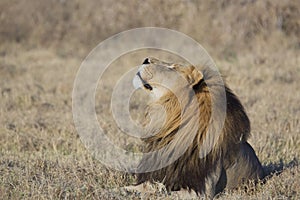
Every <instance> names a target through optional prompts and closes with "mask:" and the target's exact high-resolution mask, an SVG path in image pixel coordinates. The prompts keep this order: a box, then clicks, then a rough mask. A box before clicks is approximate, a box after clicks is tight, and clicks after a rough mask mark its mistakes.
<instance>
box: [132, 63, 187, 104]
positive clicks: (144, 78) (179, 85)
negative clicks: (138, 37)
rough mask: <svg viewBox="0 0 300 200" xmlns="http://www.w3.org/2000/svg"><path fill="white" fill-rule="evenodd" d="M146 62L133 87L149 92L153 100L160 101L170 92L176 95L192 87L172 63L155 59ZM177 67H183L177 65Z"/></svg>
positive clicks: (140, 69)
mask: <svg viewBox="0 0 300 200" xmlns="http://www.w3.org/2000/svg"><path fill="white" fill-rule="evenodd" d="M146 61H147V62H145V61H144V63H143V64H142V65H141V66H140V67H139V69H138V72H137V74H136V75H135V77H134V79H133V86H134V87H135V89H138V88H141V89H143V90H145V91H146V92H148V93H149V94H150V96H151V97H152V99H153V100H158V99H160V98H161V97H163V96H165V95H167V94H169V93H170V92H172V93H174V94H176V93H178V92H179V91H182V90H183V89H184V88H186V87H189V86H190V84H189V83H188V80H187V79H186V77H185V76H184V75H185V74H184V73H183V72H181V71H180V70H175V69H174V65H173V64H172V63H166V62H163V61H159V60H158V59H155V58H147V59H146ZM176 67H183V66H179V65H178V64H177V66H176Z"/></svg>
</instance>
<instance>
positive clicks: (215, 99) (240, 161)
mask: <svg viewBox="0 0 300 200" xmlns="http://www.w3.org/2000/svg"><path fill="white" fill-rule="evenodd" d="M133 84H134V86H135V87H136V88H142V89H143V90H145V91H146V92H147V93H149V94H150V96H152V100H151V101H150V104H149V109H148V110H147V112H146V116H147V115H150V116H151V117H152V119H151V120H152V122H153V121H154V123H152V124H151V125H150V128H148V129H147V130H148V131H149V135H148V136H149V137H146V138H144V139H143V140H144V142H145V143H146V148H145V152H146V153H149V152H158V153H152V154H151V153H150V154H145V156H144V157H143V159H142V161H141V163H140V165H139V169H140V170H139V172H144V173H139V174H138V183H142V182H145V181H159V182H163V183H164V184H165V185H166V187H167V189H169V190H178V189H180V188H188V189H192V190H195V191H196V192H197V193H205V194H208V196H213V195H214V194H215V193H216V192H218V191H221V190H222V189H224V187H229V188H233V187H236V186H237V185H238V184H240V182H241V181H240V180H248V179H257V178H259V177H261V176H262V168H261V165H260V163H259V161H258V159H257V157H256V155H255V153H254V151H253V149H252V148H251V146H250V145H249V144H248V143H247V139H248V137H249V135H250V122H249V119H248V117H247V115H246V113H245V110H244V108H243V106H242V104H241V103H240V101H239V99H238V98H237V97H236V96H235V95H234V94H233V93H232V91H231V90H230V89H229V88H228V87H227V86H226V85H224V83H223V80H222V78H221V77H220V75H219V74H218V72H217V71H215V70H213V69H210V68H205V67H204V68H202V69H201V70H198V69H197V68H196V67H194V66H192V65H181V64H175V63H167V62H164V61H160V60H158V59H155V58H146V59H145V61H144V62H143V64H142V65H141V67H140V68H139V70H138V72H137V74H136V76H135V77H134V80H133ZM157 104H159V105H161V106H162V107H163V110H165V114H166V115H165V116H164V117H165V121H164V123H163V125H162V127H159V128H158V127H155V126H156V125H157V123H155V122H157V121H161V120H163V118H162V115H161V112H160V111H161V108H157V107H156V106H155V105H157ZM161 163H167V164H165V165H162V164H161ZM234 164H237V165H235V168H234V169H232V166H234ZM245 164H246V165H247V166H239V165H245ZM239 170H242V171H241V172H240V175H239V176H237V177H234V178H232V177H226V175H230V174H231V173H233V174H235V172H237V173H239ZM224 177H225V179H226V180H225V181H224ZM237 179H238V180H237ZM235 181H236V183H235Z"/></svg>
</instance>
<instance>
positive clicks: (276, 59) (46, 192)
mask: <svg viewBox="0 0 300 200" xmlns="http://www.w3.org/2000/svg"><path fill="white" fill-rule="evenodd" d="M145 26H147V27H148V26H151V27H163V28H169V29H174V30H177V31H180V32H182V33H185V34H187V35H188V36H190V37H192V38H193V39H195V40H196V41H197V42H199V43H200V44H201V45H202V46H203V47H204V48H205V49H206V50H207V51H208V53H209V54H210V55H211V56H212V58H213V59H214V61H215V62H216V64H217V66H218V68H219V70H220V71H221V72H222V73H223V74H224V75H225V77H226V80H227V82H228V83H229V85H230V86H231V88H232V89H233V91H234V92H235V93H236V94H237V95H238V96H239V97H240V99H241V101H242V103H243V104H244V106H245V108H246V110H247V112H248V114H249V117H250V120H251V122H252V137H251V139H250V143H251V145H252V146H253V147H254V149H255V150H256V152H257V154H258V157H259V158H260V160H261V162H262V164H263V166H264V169H265V170H266V171H267V172H268V173H269V174H270V173H272V172H274V171H282V173H280V174H277V175H274V176H272V177H271V178H270V180H269V181H267V183H266V184H265V185H262V186H260V187H259V188H256V189H254V190H253V191H254V192H253V193H251V194H249V193H245V191H244V190H238V191H235V192H233V193H232V192H225V194H223V196H221V197H220V198H221V199H236V198H240V199H241V198H242V199H245V198H246V199H247V198H252V199H253V198H254V199H257V198H261V199H265V198H266V197H270V198H275V199H299V198H300V194H299V188H300V181H299V180H300V169H299V167H298V162H299V155H300V104H299V100H300V93H299V91H300V85H299V83H298V82H299V80H300V56H299V55H300V1H299V0H285V1H282V0H211V1H204V0H199V1H197V0H173V1H171V0H166V1H163V0H149V1H141V0H131V1H126V0H119V1H110V0H100V1H98V0H97V1H96V0H90V1H83V0H47V1H46V0H0V147H1V149H0V177H1V179H0V197H1V199H19V198H39V199H49V198H50V199H51V198H54V199H60V198H79V199H81V198H96V199H107V198H124V199H127V198H140V197H141V196H140V195H141V194H135V193H133V194H128V193H123V192H120V191H119V190H118V189H116V188H120V187H121V186H124V185H130V184H133V183H134V181H135V179H134V176H131V175H128V174H125V173H123V172H116V171H114V170H109V169H107V168H106V167H105V166H103V165H102V164H101V163H100V162H99V161H97V160H95V159H94V158H93V157H91V156H90V154H89V152H87V151H86V149H85V147H84V146H83V145H82V143H81V141H80V139H79V136H78V135H77V132H76V130H75V128H74V124H73V119H72V89H73V82H74V80H75V77H76V73H77V70H78V69H79V67H80V64H81V62H82V61H83V60H84V58H85V57H86V56H87V55H88V53H89V52H90V51H91V50H92V49H93V48H94V47H96V45H98V44H99V43H100V42H101V41H103V40H105V39H107V38H108V37H110V36H112V35H114V34H117V33H119V32H121V31H125V30H128V29H132V28H139V27H145ZM147 53H150V54H152V55H155V56H156V57H159V56H160V55H163V54H164V53H163V52H159V51H155V52H154V51H148V52H146V53H145V52H144V53H134V52H133V53H132V54H131V57H130V56H129V57H127V58H126V57H120V59H119V60H117V61H115V62H114V63H112V65H122V66H126V67H129V68H130V67H131V66H136V65H138V64H140V62H142V61H143V58H144V56H145V55H147ZM128 58H132V59H128ZM111 69H113V68H111ZM108 73H110V74H111V76H107V78H108V79H110V77H113V76H114V74H115V73H114V71H110V72H108ZM107 83H110V82H107ZM111 84H114V83H113V82H112V83H111ZM109 92H111V91H109V89H107V88H104V89H103V91H101V92H98V93H97V95H98V96H99V98H100V97H101V98H102V99H104V100H105V101H106V102H107V103H109V102H110V93H109ZM108 108H109V107H107V106H103V105H96V111H97V113H102V116H103V114H104V116H106V115H107V116H109V114H110V113H109V112H110V111H109V109H108ZM131 108H132V109H133V110H138V109H139V108H140V104H137V103H134V102H133V104H132V105H131ZM137 113H138V112H137ZM139 114H140V115H142V114H141V113H138V114H137V116H138V115H139ZM137 118H138V117H137ZM111 120H113V119H111ZM102 126H103V127H104V129H105V130H106V132H107V134H108V135H110V136H111V137H112V138H113V137H115V141H116V144H119V145H120V146H122V147H123V148H126V149H127V150H131V151H134V152H138V151H139V144H135V143H133V144H132V143H128V141H127V140H126V139H124V138H123V137H119V135H116V133H117V130H116V127H114V126H113V122H111V121H110V118H109V117H107V120H106V121H104V123H103V124H102ZM151 197H152V198H158V197H161V198H167V197H168V198H175V196H173V197H172V196H168V194H167V193H166V192H163V191H160V192H158V193H157V194H155V196H151V195H150V196H149V198H151ZM145 198H148V196H146V197H145Z"/></svg>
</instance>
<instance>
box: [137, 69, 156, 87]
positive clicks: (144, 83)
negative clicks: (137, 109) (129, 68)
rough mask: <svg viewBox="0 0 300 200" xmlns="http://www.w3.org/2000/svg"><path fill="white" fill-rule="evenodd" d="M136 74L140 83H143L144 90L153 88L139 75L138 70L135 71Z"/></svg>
mask: <svg viewBox="0 0 300 200" xmlns="http://www.w3.org/2000/svg"><path fill="white" fill-rule="evenodd" d="M137 76H138V77H139V78H140V80H141V81H142V84H143V86H144V88H145V89H146V90H150V91H151V90H152V89H153V88H152V86H151V85H150V84H149V83H147V82H146V81H145V80H144V79H143V78H142V77H141V73H140V72H138V73H137Z"/></svg>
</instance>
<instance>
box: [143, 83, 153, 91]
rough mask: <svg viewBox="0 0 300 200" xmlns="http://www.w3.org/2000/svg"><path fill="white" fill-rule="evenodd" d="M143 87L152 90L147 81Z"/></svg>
mask: <svg viewBox="0 0 300 200" xmlns="http://www.w3.org/2000/svg"><path fill="white" fill-rule="evenodd" d="M144 87H145V88H146V89H147V90H152V89H153V88H152V87H151V85H149V84H148V83H146V84H144Z"/></svg>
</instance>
